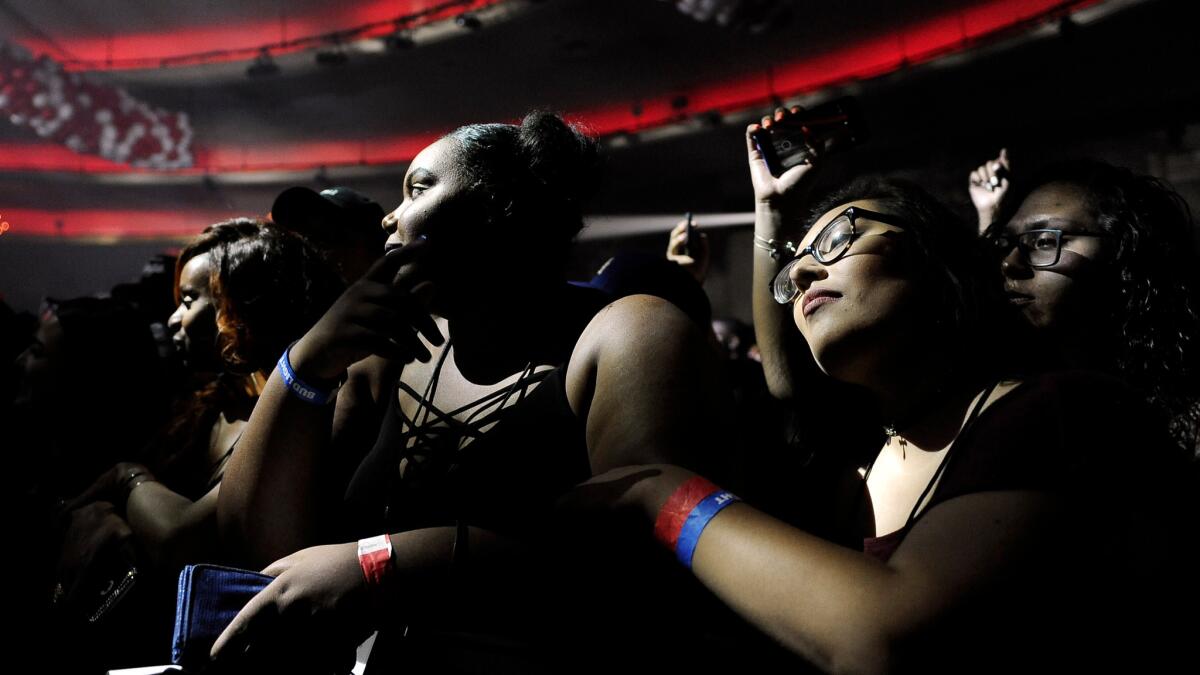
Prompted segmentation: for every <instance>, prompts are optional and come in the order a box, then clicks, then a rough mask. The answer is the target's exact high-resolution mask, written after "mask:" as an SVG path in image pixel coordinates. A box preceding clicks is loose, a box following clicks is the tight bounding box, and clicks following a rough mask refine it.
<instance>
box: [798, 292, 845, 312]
mask: <svg viewBox="0 0 1200 675" xmlns="http://www.w3.org/2000/svg"><path fill="white" fill-rule="evenodd" d="M840 297H842V294H841V293H838V292H836V291H827V290H817V291H814V290H809V291H808V292H806V293H805V294H804V298H803V300H802V301H801V302H802V303H803V304H802V305H801V306H800V311H801V313H803V314H804V316H805V317H807V316H809V315H810V314H812V313H813V312H815V311H817V308H818V307H820V306H821V305H825V304H829V303H831V302H833V301H835V300H837V299H838V298H840Z"/></svg>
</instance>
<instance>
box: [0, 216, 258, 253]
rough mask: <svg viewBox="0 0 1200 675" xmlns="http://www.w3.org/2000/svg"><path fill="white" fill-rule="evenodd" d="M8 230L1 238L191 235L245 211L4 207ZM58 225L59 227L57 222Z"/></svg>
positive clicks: (180, 236)
mask: <svg viewBox="0 0 1200 675" xmlns="http://www.w3.org/2000/svg"><path fill="white" fill-rule="evenodd" d="M2 215H3V218H4V221H5V222H7V223H8V231H7V232H5V233H4V234H3V235H0V246H2V245H3V244H4V237H26V236H28V237H55V236H62V237H67V238H71V239H76V238H97V237H117V238H122V239H126V238H130V237H144V238H147V239H159V238H166V237H175V238H189V237H194V236H195V235H196V234H198V233H199V232H200V230H202V229H204V228H205V227H206V226H207V225H209V224H211V223H216V222H219V221H222V220H226V219H228V218H233V217H235V216H239V215H246V214H244V213H234V212H231V211H222V210H207V211H201V210H189V211H181V210H179V209H70V210H55V209H7V208H6V209H4V211H3V213H2ZM60 224H61V226H62V227H61V229H60V228H59V225H60Z"/></svg>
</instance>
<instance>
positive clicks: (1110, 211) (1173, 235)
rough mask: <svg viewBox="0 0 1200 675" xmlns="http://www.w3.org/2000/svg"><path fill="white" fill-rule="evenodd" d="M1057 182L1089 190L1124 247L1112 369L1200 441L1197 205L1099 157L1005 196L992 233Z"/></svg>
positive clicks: (1181, 431) (1186, 439)
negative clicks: (1194, 207)
mask: <svg viewBox="0 0 1200 675" xmlns="http://www.w3.org/2000/svg"><path fill="white" fill-rule="evenodd" d="M1051 183H1059V184H1065V185H1070V186H1073V187H1075V188H1078V189H1079V190H1080V191H1082V193H1083V194H1084V196H1085V198H1086V200H1087V203H1086V205H1085V206H1086V208H1087V209H1088V211H1089V212H1090V213H1091V215H1092V216H1093V217H1094V218H1095V220H1096V224H1097V225H1098V226H1099V227H1100V228H1101V229H1102V230H1103V231H1104V232H1106V233H1108V234H1110V235H1112V236H1113V238H1114V239H1115V240H1116V241H1117V242H1118V248H1117V254H1116V257H1115V258H1114V259H1113V261H1112V262H1111V263H1110V265H1111V269H1112V270H1113V271H1114V272H1115V274H1114V275H1113V277H1112V278H1113V279H1114V281H1115V284H1116V292H1117V295H1118V297H1117V299H1116V301H1115V302H1113V303H1111V304H1110V306H1111V307H1112V313H1111V316H1110V323H1109V325H1110V326H1111V330H1112V332H1111V335H1109V336H1106V337H1108V338H1109V343H1110V344H1111V345H1112V348H1111V352H1112V353H1111V355H1110V356H1111V361H1110V363H1109V364H1108V369H1109V370H1111V371H1112V372H1114V373H1116V374H1119V375H1120V376H1121V377H1123V378H1124V379H1125V381H1126V382H1127V383H1129V385H1130V386H1132V387H1134V388H1135V389H1136V390H1138V391H1140V392H1142V393H1143V395H1144V396H1145V397H1146V399H1147V401H1148V402H1149V403H1150V405H1152V406H1154V407H1155V408H1157V409H1158V410H1160V411H1162V412H1164V413H1165V414H1166V415H1167V416H1169V418H1170V431H1171V434H1172V436H1173V437H1174V438H1175V440H1176V441H1177V442H1178V443H1179V444H1180V446H1181V447H1184V448H1186V449H1188V450H1191V451H1192V452H1196V451H1197V449H1198V444H1200V382H1198V380H1200V373H1198V372H1197V358H1198V357H1197V354H1196V350H1197V348H1198V347H1200V311H1198V310H1200V307H1198V298H1197V295H1196V294H1197V290H1198V289H1200V279H1198V277H1197V264H1198V261H1197V256H1196V249H1195V242H1194V240H1193V236H1194V234H1193V233H1194V231H1195V230H1194V224H1193V220H1192V215H1191V211H1190V209H1189V208H1188V205H1187V202H1186V201H1184V199H1183V198H1182V197H1181V196H1179V194H1178V193H1177V192H1175V190H1174V189H1172V188H1171V187H1170V186H1169V185H1168V184H1166V183H1165V182H1163V181H1161V180H1159V179H1157V178H1154V177H1152V176H1145V175H1139V174H1136V173H1134V172H1132V171H1130V170H1129V169H1125V168H1122V167H1117V166H1113V165H1111V164H1107V163H1104V162H1099V161H1095V160H1073V161H1068V162H1063V163H1059V164H1055V165H1052V166H1048V167H1046V168H1045V169H1044V170H1042V171H1041V172H1039V173H1038V174H1036V175H1034V176H1032V177H1031V180H1029V181H1028V182H1024V183H1021V184H1014V186H1013V190H1012V191H1010V193H1009V194H1008V195H1005V198H1004V201H1003V203H1002V204H1001V207H1000V212H999V213H998V218H997V219H996V221H995V223H993V225H992V227H991V228H989V234H990V233H991V232H993V231H995V230H998V229H999V228H1002V227H1003V226H1004V224H1006V223H1007V222H1008V221H1009V220H1010V219H1011V218H1012V217H1013V215H1015V213H1016V212H1017V210H1018V209H1019V208H1020V206H1021V203H1022V202H1024V201H1025V199H1026V198H1027V197H1028V196H1029V195H1030V194H1032V193H1033V192H1034V191H1035V190H1037V189H1039V188H1041V187H1043V186H1046V185H1048V184H1051Z"/></svg>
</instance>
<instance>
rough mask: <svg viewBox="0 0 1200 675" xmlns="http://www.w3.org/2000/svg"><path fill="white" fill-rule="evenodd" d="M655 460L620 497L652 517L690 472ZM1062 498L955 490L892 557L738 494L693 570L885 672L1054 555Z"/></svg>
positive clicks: (846, 662)
mask: <svg viewBox="0 0 1200 675" xmlns="http://www.w3.org/2000/svg"><path fill="white" fill-rule="evenodd" d="M644 470H645V468H643V471H644ZM651 471H652V472H654V473H657V472H658V471H661V472H662V473H661V477H651V478H649V479H646V480H643V481H642V482H641V485H640V486H637V487H635V488H633V489H632V490H630V491H628V492H627V494H626V496H625V497H623V498H622V499H629V498H630V497H629V496H628V495H630V494H632V495H633V496H632V499H634V500H635V501H636V502H637V504H638V510H639V511H641V512H642V513H643V514H645V515H646V516H649V517H651V518H654V517H655V515H656V514H657V513H658V512H659V510H661V509H662V508H663V504H664V503H666V502H667V498H668V497H669V496H670V495H671V494H672V492H673V491H674V490H675V489H677V488H678V486H680V485H683V484H684V482H685V481H686V480H687V478H688V476H689V475H690V474H688V473H686V472H683V471H681V470H679V469H677V468H674V467H657V471H656V470H655V468H653V467H651ZM1057 508H1058V506H1057V505H1056V502H1055V501H1054V500H1053V499H1051V498H1049V497H1047V496H1046V495H1043V494H1040V493H1032V492H1015V491H1014V492H999V491H998V492H988V493H979V494H971V495H964V496H961V497H956V498H954V499H951V500H948V501H946V502H943V503H942V504H939V505H937V506H935V507H933V508H931V509H930V510H929V512H928V513H926V514H924V515H923V516H922V519H921V520H920V521H918V522H917V523H916V524H915V525H914V526H913V527H912V529H911V530H910V531H909V532H908V534H907V535H906V536H905V538H904V541H903V543H902V544H901V546H900V547H899V548H898V549H897V550H896V552H895V553H894V554H893V555H892V556H891V558H889V560H888V561H887V562H886V563H883V562H881V561H879V560H876V559H874V558H872V557H869V556H867V555H865V554H864V553H862V552H861V551H858V550H854V549H850V548H846V547H843V546H839V545H837V544H834V543H832V542H829V541H826V540H824V539H821V538H820V537H816V536H813V535H811V534H808V533H806V532H804V531H802V530H799V529H797V528H794V527H792V526H790V525H788V524H786V523H784V522H782V521H780V520H777V519H775V518H773V517H771V516H769V515H767V514H765V513H763V512H761V511H758V510H757V509H755V508H753V507H752V506H750V505H747V504H745V503H734V504H732V505H730V506H729V507H728V508H725V509H724V510H722V511H720V512H718V513H717V515H716V516H715V517H713V518H712V519H711V520H710V521H709V522H708V524H707V526H705V527H703V530H702V532H701V534H700V536H699V539H698V543H697V545H696V548H695V552H694V555H693V557H692V571H693V573H694V574H695V575H696V577H697V578H698V579H699V580H700V581H701V582H702V583H703V584H704V585H705V586H707V587H708V588H709V589H710V590H712V591H713V592H714V593H715V594H716V595H717V596H718V597H719V598H720V599H721V600H722V601H723V602H725V603H726V604H727V605H728V606H729V607H730V608H731V609H733V610H734V611H736V612H737V613H738V614H740V615H741V616H743V617H744V618H746V619H747V620H748V621H749V622H750V623H752V624H754V625H755V626H757V627H758V628H759V629H760V630H762V631H763V632H765V633H768V634H770V635H772V636H773V637H775V638H776V639H778V640H779V641H780V642H782V643H783V644H784V645H785V646H787V647H788V648H790V649H792V650H793V651H795V652H797V653H798V654H801V655H803V656H804V657H806V658H807V659H809V660H810V661H812V662H813V663H815V664H817V665H819V666H820V667H822V668H823V669H826V670H830V671H835V672H852V673H877V672H887V671H890V670H893V669H896V668H899V667H902V666H903V665H904V664H901V663H898V660H899V659H898V658H897V655H898V654H906V655H908V658H917V659H920V658H922V657H921V655H919V654H917V653H914V652H912V651H911V647H912V646H913V645H916V644H920V643H921V640H922V639H924V638H925V635H924V634H925V632H926V631H928V630H930V629H931V626H936V625H937V624H938V621H939V620H940V619H941V618H943V617H945V616H947V615H948V613H950V612H952V611H954V609H955V608H958V607H962V606H964V605H966V604H967V603H970V602H971V601H972V599H973V598H976V597H978V595H977V594H978V592H979V591H980V590H981V589H983V588H987V587H990V586H993V585H994V584H996V583H997V582H999V581H1000V580H1003V579H1012V578H1014V574H1020V573H1028V572H1029V571H1030V570H1035V569H1036V568H1037V566H1039V565H1044V564H1045V563H1046V555H1045V554H1046V551H1047V550H1048V548H1049V547H1050V546H1051V545H1052V536H1053V534H1052V533H1053V532H1054V529H1055V527H1056V525H1055V523H1056V519H1058V518H1059V515H1058V514H1059V512H1058V511H1056V509H1057ZM1057 522H1059V523H1061V521H1057ZM910 665H911V664H910Z"/></svg>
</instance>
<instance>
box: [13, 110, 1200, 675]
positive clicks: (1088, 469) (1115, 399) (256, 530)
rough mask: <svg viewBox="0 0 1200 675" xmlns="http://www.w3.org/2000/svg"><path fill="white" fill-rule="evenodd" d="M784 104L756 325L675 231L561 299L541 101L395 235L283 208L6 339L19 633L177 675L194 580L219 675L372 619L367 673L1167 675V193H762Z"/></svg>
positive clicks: (421, 177) (1013, 188) (1091, 169)
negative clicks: (714, 299)
mask: <svg viewBox="0 0 1200 675" xmlns="http://www.w3.org/2000/svg"><path fill="white" fill-rule="evenodd" d="M801 113H802V111H801V110H799V109H797V108H793V109H790V110H785V109H779V110H777V111H776V112H775V113H774V114H773V115H770V116H767V117H764V118H763V119H762V120H761V122H759V123H757V124H754V125H751V126H750V128H748V129H747V137H746V138H747V156H748V160H749V165H750V174H751V175H750V179H751V180H750V186H749V187H751V188H752V191H753V198H754V207H755V222H754V248H753V253H752V255H753V256H754V259H753V286H752V287H753V289H754V290H753V294H752V297H751V298H748V300H749V302H750V305H751V308H752V312H753V320H754V326H753V329H752V330H751V329H750V327H748V326H744V325H743V326H738V325H735V324H732V323H731V322H729V321H724V320H719V319H718V320H716V321H713V317H712V310H711V307H710V305H709V303H708V300H707V298H706V297H705V296H704V293H703V289H702V285H701V284H702V283H703V281H704V278H705V275H706V274H707V268H708V240H707V239H706V238H705V236H704V235H703V232H702V231H701V230H696V229H695V228H693V227H692V223H691V222H690V219H689V222H687V223H681V224H680V226H679V227H677V228H676V229H675V230H673V231H672V233H671V234H670V235H669V241H668V245H667V252H666V255H665V256H664V257H662V258H652V257H646V256H637V255H621V256H617V257H616V258H614V259H613V260H611V261H610V262H609V263H607V264H606V266H605V267H604V268H603V269H602V270H601V271H600V272H599V273H598V275H597V277H596V278H595V279H592V280H590V281H586V282H569V281H568V279H567V275H566V271H565V270H566V261H567V257H568V255H569V251H570V247H571V242H572V240H573V239H574V237H575V235H576V234H577V233H578V232H579V230H580V229H581V227H582V225H583V217H582V214H583V212H584V208H585V206H586V199H587V197H588V196H589V193H590V191H591V190H592V188H593V187H594V186H595V185H596V183H597V172H598V171H599V167H600V162H599V157H598V145H597V143H596V142H595V140H593V139H591V138H589V137H588V136H586V135H585V134H583V133H581V132H580V131H579V130H577V129H576V128H574V127H572V126H570V125H568V124H566V123H565V122H563V120H562V119H560V118H559V117H557V116H555V115H553V114H548V113H533V114H530V115H529V116H527V117H526V118H525V119H524V120H523V121H522V122H521V123H519V124H475V125H469V126H465V127H462V128H460V129H458V130H456V131H454V132H452V133H450V134H448V135H446V136H445V137H443V138H441V139H440V140H438V141H436V142H435V143H433V144H432V145H430V146H428V147H427V148H425V149H424V150H423V151H422V152H421V153H419V154H418V155H417V156H416V157H415V158H414V159H413V161H412V162H411V164H410V166H409V167H408V169H407V172H406V174H405V176H404V183H403V194H404V198H403V201H402V202H401V203H400V204H399V206H397V207H396V208H395V209H393V210H392V211H390V212H387V213H386V215H385V209H383V208H381V207H380V206H379V205H377V204H375V203H374V202H372V201H371V200H370V199H368V198H366V197H363V196H362V195H359V194H358V193H356V192H354V191H353V190H349V189H347V188H334V189H331V190H326V191H324V192H321V193H315V192H313V191H311V190H308V189H307V188H292V189H290V190H287V191H285V192H284V193H283V194H281V195H280V196H279V198H278V199H277V200H276V201H275V203H274V204H272V205H269V207H270V215H269V216H267V217H266V218H265V219H258V218H239V219H235V220H231V221H226V222H222V223H217V224H213V225H210V226H208V227H207V228H205V229H204V230H203V232H201V233H200V234H199V235H198V236H197V237H196V238H195V239H194V240H193V241H191V242H190V243H189V244H188V245H187V246H186V247H185V248H184V249H183V250H182V252H181V253H180V254H179V255H178V257H177V258H176V259H175V260H174V262H173V277H172V276H171V273H170V271H169V270H170V269H171V267H170V265H165V266H163V265H160V266H159V269H157V271H154V270H151V272H150V273H148V274H147V275H146V276H145V277H144V278H143V280H142V281H141V282H140V283H139V284H137V285H133V287H132V289H131V288H129V287H127V288H125V289H123V290H122V291H121V292H114V293H111V294H108V295H106V296H105V297H98V298H78V299H73V300H63V301H56V300H47V302H46V303H45V305H44V306H43V308H42V310H41V312H40V314H39V316H38V317H37V318H36V319H37V320H36V322H33V321H21V320H20V318H19V317H16V316H15V315H12V314H11V313H9V314H6V315H5V316H4V317H0V318H3V319H4V321H5V326H6V328H5V331H6V335H5V336H4V340H3V342H4V344H5V345H12V347H9V349H11V350H12V351H14V352H16V351H19V350H23V352H22V353H21V354H20V357H19V358H18V360H17V364H18V368H19V372H20V380H19V382H20V384H19V387H18V388H17V390H16V395H15V401H14V402H13V403H12V404H11V405H9V406H8V407H7V408H6V409H5V410H4V411H3V414H4V415H6V416H7V418H8V419H7V420H6V421H5V422H4V424H5V435H6V437H7V439H8V440H9V441H10V442H11V443H13V447H14V449H15V450H16V451H15V452H12V453H10V454H11V455H12V456H14V457H17V461H18V463H19V467H18V468H19V471H18V472H17V473H18V475H20V476H21V481H22V483H21V499H22V505H21V508H22V511H21V513H22V514H23V517H22V518H18V520H19V521H20V522H19V525H18V529H19V534H22V535H25V536H24V537H22V539H24V540H28V541H32V542H34V544H35V546H34V549H35V550H36V551H37V553H35V554H34V555H32V556H29V559H28V562H27V563H25V564H24V567H23V574H24V575H25V578H27V579H29V580H30V582H29V583H28V584H24V585H23V587H22V589H21V596H20V607H21V611H22V612H25V613H27V614H28V616H30V617H31V620H30V626H32V627H33V628H34V630H35V632H36V633H37V635H39V636H41V638H40V641H39V639H34V640H33V643H38V644H43V645H50V644H59V643H62V642H64V641H65V640H70V641H71V642H72V644H74V645H77V647H76V648H74V649H72V650H69V652H68V653H54V656H53V657H52V658H53V659H55V660H61V662H62V663H65V664H67V665H68V666H69V667H70V668H71V669H73V670H77V671H79V672H100V671H103V670H104V669H106V668H112V667H117V666H137V665H149V664H153V663H163V662H166V661H167V659H168V656H169V650H170V642H171V629H172V620H173V618H174V616H175V613H174V602H175V599H176V579H177V578H178V575H179V572H180V570H181V569H182V568H183V567H184V566H185V565H189V564H197V563H214V564H221V565H226V566H231V567H237V568H245V569H253V570H262V572H263V573H264V574H266V575H268V576H269V577H272V578H273V581H271V582H270V583H269V584H268V585H267V586H266V587H265V589H264V590H262V591H261V592H259V593H257V594H256V595H254V596H253V597H252V598H251V599H250V600H249V602H248V603H247V604H246V605H245V606H244V607H242V608H241V609H240V611H238V612H237V613H236V616H235V617H234V618H233V619H232V622H231V623H230V624H229V625H228V626H227V627H224V628H223V630H222V632H221V633H220V635H219V636H218V637H217V638H216V640H215V641H214V642H213V643H212V645H211V648H210V649H209V650H208V653H207V654H206V657H207V659H210V663H209V665H208V666H207V668H211V669H212V671H213V672H222V671H224V672H249V671H251V670H253V671H257V672H264V669H267V670H266V672H269V671H270V670H275V669H279V668H281V667H284V666H282V665H281V664H286V668H287V669H303V670H306V671H310V672H319V673H332V672H345V671H346V670H347V663H350V664H352V663H353V657H354V654H355V648H356V647H357V646H358V645H359V644H360V643H362V642H363V641H364V639H366V638H367V637H368V636H370V635H371V634H372V633H377V634H376V637H375V640H374V646H373V648H372V649H371V654H370V659H369V662H368V663H367V669H368V672H385V671H386V672H391V671H400V670H401V669H409V670H410V672H431V671H436V672H452V673H460V672H461V673H468V672H472V673H474V672H551V671H558V672H561V671H562V670H564V669H566V670H570V671H586V672H598V673H599V672H616V669H618V668H628V667H629V666H630V665H631V664H634V663H636V664H639V665H647V664H650V665H649V667H651V668H652V667H655V666H660V665H661V666H662V667H670V668H675V669H678V668H687V667H696V666H706V667H730V668H736V669H738V670H739V671H746V670H763V669H765V668H767V667H775V666H784V667H792V668H795V667H799V668H801V669H802V670H803V669H809V670H818V671H837V672H866V673H876V672H891V671H909V670H921V671H949V670H956V671H963V670H968V671H987V672H993V671H995V672H1000V671H1011V670H1013V669H1014V668H1022V669H1036V670H1060V669H1064V670H1065V669H1071V670H1080V669H1089V668H1093V667H1100V666H1101V665H1102V664H1103V665H1105V666H1108V667H1112V666H1114V665H1120V666H1127V667H1137V668H1139V669H1153V668H1155V667H1156V666H1160V665H1163V664H1171V663H1174V661H1172V659H1175V658H1178V654H1180V653H1181V651H1180V650H1181V649H1183V648H1185V647H1186V639H1185V636H1187V635H1189V634H1190V632H1191V630H1190V626H1189V625H1188V623H1187V622H1186V621H1183V622H1181V621H1180V620H1179V619H1178V617H1180V616H1184V617H1187V616H1189V615H1190V609H1191V607H1192V606H1193V605H1192V600H1193V596H1194V591H1195V581H1194V579H1193V577H1194V576H1195V574H1194V572H1193V570H1192V567H1193V563H1194V559H1193V558H1192V557H1191V553H1190V540H1191V538H1192V536H1193V534H1194V532H1195V525H1196V519H1195V516H1196V513H1195V511H1196V509H1195V494H1196V491H1195V478H1194V476H1195V472H1196V466H1197V459H1196V458H1197V455H1198V454H1200V372H1198V367H1197V366H1198V359H1200V344H1197V341H1198V340H1200V306H1198V304H1197V303H1198V302H1200V295H1198V293H1200V278H1198V276H1197V274H1198V271H1197V270H1198V266H1197V256H1196V248H1195V241H1194V237H1195V231H1194V224H1193V221H1192V218H1191V215H1190V213H1189V211H1188V208H1187V204H1186V203H1185V202H1184V201H1183V200H1182V199H1181V198H1180V197H1179V195H1178V194H1177V193H1175V192H1174V191H1173V190H1172V189H1171V188H1170V187H1169V186H1167V185H1166V184H1165V183H1163V182H1162V181H1159V180H1157V179H1154V178H1151V177H1148V176H1142V175H1138V174H1136V173H1134V172H1132V171H1130V170H1127V169H1124V168H1120V167H1115V166H1112V165H1109V164H1106V163H1103V162H1099V161H1094V160H1078V161H1074V162H1069V163H1062V164H1056V165H1052V166H1048V167H1046V168H1045V169H1044V170H1042V171H1039V172H1033V173H1031V174H1028V175H1027V174H1026V173H1024V172H1022V171H1021V170H1020V167H1019V166H1017V167H1016V170H1014V167H1013V166H1011V164H1010V160H1009V157H1008V154H1007V152H1005V151H1002V152H1001V153H1000V155H999V156H998V157H996V158H994V159H992V160H989V161H988V162H986V163H984V164H983V165H981V166H980V167H979V168H978V169H976V170H975V171H973V172H971V173H970V175H969V177H968V186H967V187H968V191H969V194H970V196H971V198H972V201H973V202H974V204H975V206H976V209H977V211H978V216H979V220H978V222H977V223H971V222H966V221H964V220H963V219H961V218H960V217H958V216H957V215H956V214H955V213H954V212H953V211H952V210H951V209H949V208H947V207H946V206H945V205H944V204H943V202H942V200H941V199H939V198H938V197H936V196H934V195H931V194H929V193H928V192H927V191H926V190H924V189H923V188H921V187H920V186H918V185H916V184H914V183H910V182H906V181H903V180H898V179H893V178H889V177H885V176H860V177H857V178H855V179H853V180H850V181H848V182H846V183H844V184H840V185H836V186H834V187H833V188H832V189H829V190H816V189H814V176H815V175H817V174H819V173H820V172H821V167H822V158H821V156H820V155H819V154H818V155H817V156H816V158H815V159H813V160H812V161H810V162H808V163H805V164H802V165H800V166H796V167H793V168H791V169H788V170H786V171H784V172H782V173H780V174H779V175H775V174H774V173H772V171H771V169H770V168H769V167H768V165H767V163H766V161H764V158H763V157H762V155H761V154H760V151H759V149H758V147H757V146H756V144H755V143H754V141H753V140H752V138H751V134H753V133H754V132H756V131H758V130H759V129H769V128H771V127H772V126H773V125H776V124H780V123H782V122H785V121H787V119H788V117H789V116H793V115H797V114H801ZM701 225H702V223H701ZM168 286H173V292H174V300H175V305H176V308H175V309H174V311H173V313H170V314H169V316H166V315H165V314H167V313H169V312H170V306H169V305H170V303H169V301H168V300H167V297H166V295H167V290H166V289H167V287H168ZM81 382H85V383H90V384H92V385H95V386H87V387H84V386H80V383H81ZM64 411H71V413H70V416H69V417H68V416H67V415H66V414H65V413H64ZM76 411H78V413H77V412H76ZM64 636H65V637H64ZM31 644H32V643H31Z"/></svg>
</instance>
